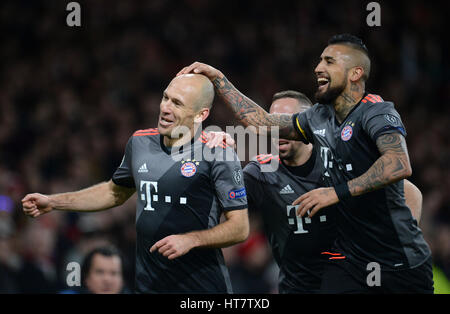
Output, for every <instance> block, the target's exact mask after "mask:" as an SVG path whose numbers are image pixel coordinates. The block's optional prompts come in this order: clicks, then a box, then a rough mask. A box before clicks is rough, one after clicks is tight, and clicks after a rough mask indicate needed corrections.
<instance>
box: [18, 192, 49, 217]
mask: <svg viewBox="0 0 450 314" xmlns="http://www.w3.org/2000/svg"><path fill="white" fill-rule="evenodd" d="M22 207H23V212H24V213H25V215H28V216H31V217H33V218H36V217H39V216H40V215H43V214H45V213H48V212H50V211H52V210H53V206H52V204H51V200H50V198H49V197H48V196H46V195H43V194H39V193H32V194H27V195H26V196H25V197H24V198H23V199H22Z"/></svg>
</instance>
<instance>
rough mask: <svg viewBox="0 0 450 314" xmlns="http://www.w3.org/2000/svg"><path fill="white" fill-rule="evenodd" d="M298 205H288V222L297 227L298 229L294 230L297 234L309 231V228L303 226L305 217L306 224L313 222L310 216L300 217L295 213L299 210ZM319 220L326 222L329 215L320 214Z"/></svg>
mask: <svg viewBox="0 0 450 314" xmlns="http://www.w3.org/2000/svg"><path fill="white" fill-rule="evenodd" d="M297 208H298V205H296V206H293V205H288V206H287V207H286V209H287V216H288V224H290V225H292V226H294V227H296V230H294V233H295V234H301V233H308V230H305V229H304V227H303V219H305V224H310V223H311V218H309V217H304V218H302V217H298V216H296V215H295V213H296V211H297ZM319 221H320V222H326V221H327V216H325V215H320V216H319Z"/></svg>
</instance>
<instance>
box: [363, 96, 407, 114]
mask: <svg viewBox="0 0 450 314" xmlns="http://www.w3.org/2000/svg"><path fill="white" fill-rule="evenodd" d="M360 105H361V106H362V107H363V108H362V109H363V110H362V111H361V114H362V116H364V117H366V118H368V119H370V118H371V117H373V116H376V115H382V114H390V115H395V116H397V115H398V112H397V110H396V109H395V105H394V103H393V102H392V101H386V100H384V99H383V98H382V97H381V96H379V95H377V94H367V95H366V96H365V97H364V98H363V99H362V100H361V103H360Z"/></svg>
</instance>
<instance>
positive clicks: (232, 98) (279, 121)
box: [177, 62, 300, 140]
mask: <svg viewBox="0 0 450 314" xmlns="http://www.w3.org/2000/svg"><path fill="white" fill-rule="evenodd" d="M188 73H197V74H203V75H205V76H207V77H208V78H209V79H210V80H211V82H212V83H213V84H214V87H215V90H216V93H217V95H219V97H220V98H222V99H223V100H224V102H225V103H226V104H227V105H228V106H229V107H230V108H231V109H232V110H233V112H234V114H235V116H236V117H237V119H238V120H239V121H240V122H241V123H243V124H244V125H245V126H248V125H252V126H255V127H256V130H257V132H259V131H260V130H259V129H258V127H259V126H266V127H271V126H278V127H279V128H280V129H279V132H280V133H279V136H280V138H285V139H290V140H300V135H299V133H298V132H297V131H296V130H295V129H294V125H293V123H292V115H291V114H269V113H268V112H267V111H265V110H264V109H263V108H261V107H260V106H258V105H257V104H256V103H255V102H253V101H252V100H251V99H250V98H248V97H247V96H245V95H244V94H242V93H241V92H240V91H239V90H237V89H236V87H234V86H233V84H231V83H230V82H229V81H228V80H227V78H226V77H225V75H223V73H222V72H220V71H219V70H217V69H215V68H213V67H211V66H209V65H207V64H203V63H200V62H195V63H193V64H191V65H190V66H188V67H185V68H184V69H182V70H181V71H180V72H179V73H178V74H177V75H183V74H188ZM268 131H270V128H268Z"/></svg>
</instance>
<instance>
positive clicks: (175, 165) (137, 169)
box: [112, 129, 247, 293]
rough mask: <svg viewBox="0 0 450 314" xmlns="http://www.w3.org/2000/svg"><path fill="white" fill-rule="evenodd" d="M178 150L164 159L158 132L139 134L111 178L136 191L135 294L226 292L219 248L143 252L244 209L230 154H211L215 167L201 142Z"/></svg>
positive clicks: (229, 151)
mask: <svg viewBox="0 0 450 314" xmlns="http://www.w3.org/2000/svg"><path fill="white" fill-rule="evenodd" d="M183 148H184V151H183V150H180V151H178V152H176V153H172V154H171V151H170V149H169V148H168V147H166V146H164V143H163V137H162V136H161V135H160V134H159V133H158V131H157V129H148V130H142V131H138V132H136V133H135V134H134V135H133V136H132V137H131V138H130V139H129V141H128V143H127V145H126V150H125V155H124V158H123V160H122V163H121V165H120V166H119V167H118V168H117V170H116V172H115V173H114V175H113V178H112V180H113V182H114V183H115V184H118V185H123V186H126V187H135V188H136V191H137V193H138V200H137V205H136V209H137V214H136V232H137V244H136V292H138V293H231V292H232V291H231V284H230V279H229V275H228V271H227V268H226V266H225V263H224V259H223V255H222V251H221V250H220V249H210V248H208V249H205V248H196V249H192V250H191V251H190V252H189V253H187V254H186V255H183V256H181V257H178V258H176V259H174V260H169V259H167V257H164V256H162V255H161V254H159V253H158V252H153V253H150V251H149V250H150V248H151V247H152V246H153V244H154V243H155V242H157V241H159V240H161V239H162V238H164V237H166V236H169V235H172V234H179V233H186V232H190V231H194V230H204V229H208V228H211V227H214V226H216V225H217V224H219V220H220V216H221V214H222V212H223V211H224V210H225V211H228V210H238V209H245V208H247V199H246V191H245V188H244V185H243V179H242V169H241V165H240V162H239V160H238V158H237V156H236V154H235V152H234V151H233V149H231V148H228V147H227V148H225V149H222V148H218V150H217V151H216V155H214V156H216V157H217V156H218V154H217V153H220V154H222V155H221V157H220V159H221V160H222V161H220V160H218V159H214V158H211V156H213V154H212V153H211V150H209V148H207V147H206V146H205V145H204V143H202V141H201V137H199V139H198V140H195V141H194V140H193V141H192V142H191V143H190V145H185V146H184V147H183ZM206 151H208V152H209V153H208V158H205V156H204V153H205V152H206ZM225 155H226V156H225ZM225 158H226V159H225ZM208 160H210V161H208ZM230 160H231V161H230Z"/></svg>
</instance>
